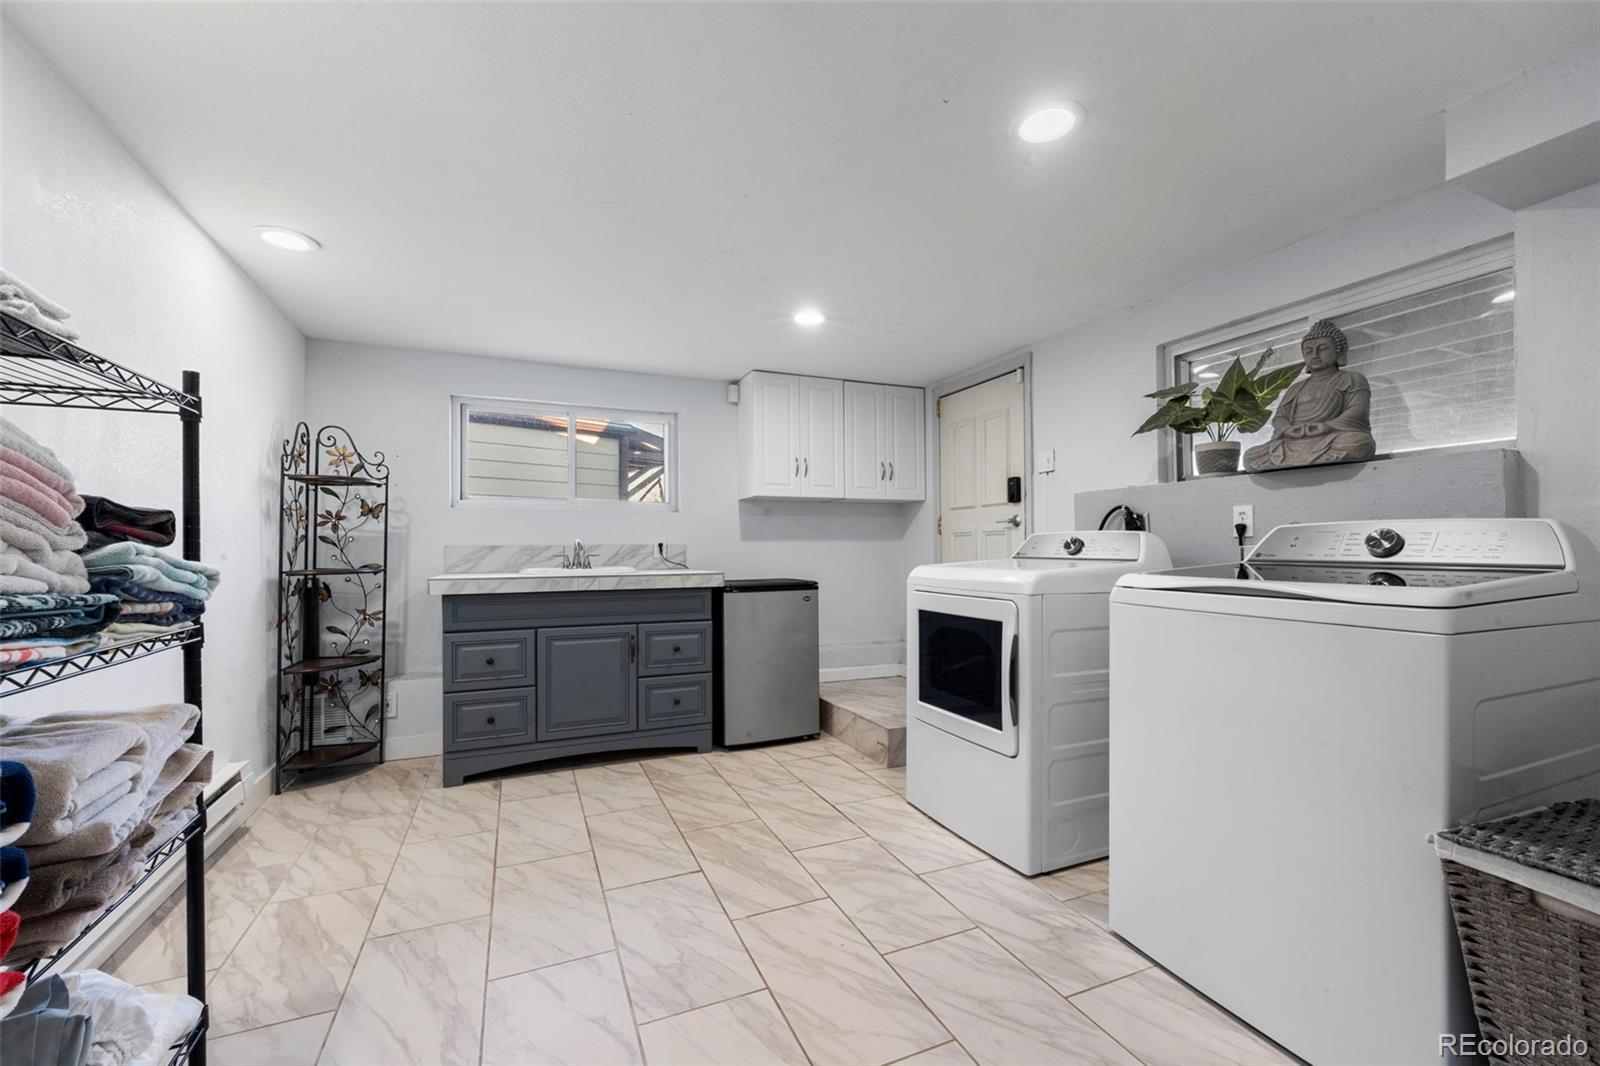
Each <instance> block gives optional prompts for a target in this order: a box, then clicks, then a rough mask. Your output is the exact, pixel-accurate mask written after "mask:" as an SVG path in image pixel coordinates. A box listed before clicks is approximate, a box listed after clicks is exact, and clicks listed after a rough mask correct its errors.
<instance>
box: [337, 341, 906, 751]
mask: <svg viewBox="0 0 1600 1066" xmlns="http://www.w3.org/2000/svg"><path fill="white" fill-rule="evenodd" d="M726 389H727V386H726V383H725V382H722V381H710V380H704V379H698V378H680V377H657V376H652V375H645V374H630V373H620V372H614V371H602V370H588V369H584V368H581V367H571V366H557V365H552V364H546V363H535V362H524V361H520V360H511V359H495V358H487V357H482V356H469V355H459V354H449V353H440V352H418V351H405V350H397V349H391V348H375V347H368V346H364V345H358V344H344V343H338V342H331V341H316V340H313V341H311V342H309V345H308V354H307V408H308V412H309V416H310V417H311V418H312V419H314V420H315V421H314V422H313V428H314V427H315V426H316V425H317V424H319V423H322V422H337V423H339V424H341V425H343V426H345V427H346V428H347V429H349V430H350V432H351V433H352V434H353V435H354V436H355V439H356V442H357V443H358V444H359V445H360V446H361V448H362V449H363V450H367V449H381V450H383V451H384V452H386V453H387V454H388V457H389V462H390V466H391V469H392V472H393V473H392V481H391V488H390V499H391V501H392V505H391V506H392V514H393V517H392V525H391V536H392V538H393V539H392V541H391V544H390V549H389V556H390V560H391V571H392V573H391V580H392V581H393V584H392V585H391V586H390V599H389V609H390V614H389V619H390V624H391V629H390V634H391V647H392V648H394V649H396V650H395V661H394V662H393V663H392V664H391V666H390V675H391V677H393V676H397V675H400V674H415V673H418V672H423V671H434V670H438V669H439V657H440V653H439V606H440V605H439V601H438V599H437V598H435V597H430V596H429V595H428V592H427V588H426V581H427V578H428V576H429V575H430V574H435V573H438V572H439V570H440V569H441V566H442V560H443V554H444V546H445V545H446V544H556V543H569V542H571V541H572V539H573V538H574V537H581V538H582V539H583V540H585V541H589V542H591V543H599V544H612V543H646V544H653V543H655V542H657V541H669V542H677V543H682V544H686V545H688V550H689V563H690V565H691V566H697V567H708V568H713V569H720V570H724V571H726V572H727V573H728V576H730V577H802V578H814V579H816V580H817V581H819V582H821V641H822V649H821V650H822V665H823V667H824V668H828V667H844V666H859V665H878V664H886V663H899V662H900V661H902V659H903V658H904V632H903V630H904V628H905V624H904V618H903V617H902V613H903V610H904V607H903V602H904V597H903V593H902V591H901V590H902V587H903V584H904V581H905V571H904V569H903V568H902V562H901V545H902V541H903V539H904V536H905V532H906V529H907V528H908V525H909V524H910V523H911V522H912V520H913V519H914V516H915V515H916V514H917V513H918V511H919V510H921V508H922V506H923V505H921V504H870V503H849V504H847V503H839V502H825V501H798V500H797V501H783V502H778V501H746V502H740V501H739V500H738V481H737V456H736V453H735V442H736V440H737V436H738V429H737V412H738V409H737V408H736V407H735V406H734V405H732V404H730V403H728V402H727V398H726ZM452 395H477V396H496V397H506V398H514V399H524V400H535V401H550V402H558V403H576V404H593V405H596V406H602V407H620V408H631V409H638V410H646V411H671V412H675V413H676V414H677V416H678V452H677V460H678V509H677V510H676V511H669V510H664V509H659V508H647V507H641V508H638V509H633V508H630V507H628V506H620V505H619V506H615V507H612V506H588V507H543V506H538V505H531V506H530V505H527V504H519V503H514V502H507V503H504V504H490V503H482V504H479V503H474V504H472V505H470V506H463V507H452V506H451V505H450V414H451V411H450V398H451V396H452ZM405 713H406V712H404V711H402V714H405ZM407 716H408V717H409V715H407ZM437 727H438V722H437V715H436V714H435V715H434V719H433V728H435V729H437ZM401 728H402V729H403V728H404V727H401Z"/></svg>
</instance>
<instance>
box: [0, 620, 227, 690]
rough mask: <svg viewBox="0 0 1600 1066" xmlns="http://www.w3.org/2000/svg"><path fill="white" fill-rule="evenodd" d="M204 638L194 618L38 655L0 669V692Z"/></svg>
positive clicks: (36, 686) (57, 678)
mask: <svg viewBox="0 0 1600 1066" xmlns="http://www.w3.org/2000/svg"><path fill="white" fill-rule="evenodd" d="M204 640H205V629H204V628H203V627H202V626H201V624H200V623H198V622H196V623H194V624H192V625H187V626H182V627H178V626H174V627H173V632H171V633H157V634H155V635H153V636H148V637H141V638H140V639H138V640H125V641H122V642H121V643H118V644H110V645H107V646H106V647H104V648H91V649H90V650H88V651H82V652H79V653H78V654H76V655H65V656H62V657H61V658H59V659H41V660H39V661H37V662H31V663H18V664H17V665H16V666H12V667H10V668H8V669H6V670H4V671H0V695H7V694H10V693H12V692H20V691H23V690H25V689H34V688H39V687H41V686H43V685H48V684H50V683H51V682H54V681H63V680H65V679H67V678H69V677H77V676H78V675H79V674H87V673H92V672H94V671H95V670H104V669H105V668H106V667H108V666H116V665H117V664H118V663H124V662H127V661H129V660H130V659H143V658H144V657H145V656H147V655H154V654H156V653H157V652H163V651H167V650H168V649H171V648H181V647H183V646H185V645H187V644H199V643H201V642H202V641H204Z"/></svg>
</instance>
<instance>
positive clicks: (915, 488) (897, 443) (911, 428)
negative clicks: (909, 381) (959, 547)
mask: <svg viewBox="0 0 1600 1066" xmlns="http://www.w3.org/2000/svg"><path fill="white" fill-rule="evenodd" d="M926 446H927V434H926V433H925V432H924V430H923V395H922V390H921V389H914V388H909V387H907V386H905V385H885V386H883V453H884V461H885V462H886V463H887V464H888V471H887V474H888V476H887V477H886V478H885V480H884V484H885V486H886V492H885V495H886V496H887V498H889V499H891V500H920V499H922V498H923V497H925V496H926V495H927V490H926V489H925V488H924V486H923V476H922V467H923V463H922V455H923V451H924V449H925V448H926Z"/></svg>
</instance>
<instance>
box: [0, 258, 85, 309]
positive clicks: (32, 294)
mask: <svg viewBox="0 0 1600 1066" xmlns="http://www.w3.org/2000/svg"><path fill="white" fill-rule="evenodd" d="M0 285H10V286H12V287H13V288H16V289H17V290H19V291H20V292H21V293H22V298H23V299H24V300H27V301H28V302H29V303H31V304H33V305H34V306H35V307H37V308H38V309H39V310H40V311H43V312H44V313H45V314H47V315H49V316H50V317H51V318H54V319H57V320H65V319H68V318H71V317H72V312H71V311H68V310H67V309H66V308H65V307H62V306H61V305H60V304H58V303H56V302H55V301H54V300H52V299H50V297H48V296H46V295H45V294H44V293H42V292H40V291H39V290H38V289H36V288H34V287H33V286H32V285H29V284H28V283H27V282H26V281H23V280H22V279H21V278H19V277H17V276H16V275H15V274H13V273H11V271H9V270H0Z"/></svg>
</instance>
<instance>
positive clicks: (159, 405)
mask: <svg viewBox="0 0 1600 1066" xmlns="http://www.w3.org/2000/svg"><path fill="white" fill-rule="evenodd" d="M0 405H11V406H23V407H58V408H75V409H81V410H90V411H124V412H129V413H132V414H155V415H176V416H177V417H178V421H179V422H180V423H181V426H182V440H181V444H180V450H179V456H180V467H181V475H180V476H181V479H182V484H181V489H182V498H183V527H182V528H183V557H184V558H185V559H189V560H193V561H195V562H198V561H199V560H200V419H201V412H202V407H201V400H200V375H199V373H198V372H196V371H193V370H185V371H184V372H183V383H182V386H181V387H180V388H173V387H172V386H170V385H165V384H163V383H161V382H160V381H157V380H156V379H155V378H152V377H148V376H146V375H144V374H141V373H139V372H138V371H136V370H132V369H130V368H128V367H126V366H123V365H122V364H120V363H115V362H112V361H111V360H110V359H106V358H104V357H102V356H98V355H95V354H94V353H93V352H90V351H88V350H87V349H85V348H82V347H80V346H78V345H77V344H74V343H72V342H70V341H66V340H62V339H61V338H60V337H57V336H54V335H53V334H51V333H48V332H46V331H44V330H41V329H39V328H37V327H35V326H33V325H30V324H29V323H27V322H25V321H23V320H22V319H20V318H18V317H17V316H15V315H12V314H10V313H8V312H5V311H0ZM204 646H205V629H204V626H202V625H200V624H195V625H193V626H190V627H187V628H185V629H183V630H182V631H181V632H177V633H161V634H154V635H151V636H147V637H144V638H142V639H139V640H132V641H123V642H121V643H118V644H113V645H110V646H108V647H105V648H96V649H93V650H91V651H87V652H82V653H79V654H78V655H72V656H66V657H63V658H61V659H49V660H41V661H39V662H35V663H21V664H18V665H17V666H16V667H13V668H12V669H10V670H6V671H5V672H4V673H0V697H10V696H15V695H17V694H18V693H21V692H27V691H31V690H33V689H36V688H39V687H41V686H43V685H48V684H53V683H54V682H56V681H62V680H65V679H67V678H70V677H76V676H80V675H82V674H86V673H91V672H94V671H97V670H103V669H107V668H109V667H112V666H119V665H121V664H123V663H128V662H134V661H137V660H139V659H143V658H146V657H148V656H150V655H155V654H157V653H159V652H163V651H167V650H169V649H172V648H179V649H181V651H182V655H183V699H184V702H185V703H190V704H193V705H194V706H195V707H197V708H198V707H201V694H202V688H203V680H204V678H203V673H202V660H201V652H202V650H203V648H204ZM204 721H205V719H204V715H203V714H202V716H201V718H200V720H199V721H197V722H196V723H195V727H194V732H193V733H192V734H190V737H189V739H190V741H192V742H193V743H197V744H198V743H201V741H202V737H203V726H204ZM205 833H206V812H205V801H204V800H203V799H202V800H201V801H200V802H199V804H198V806H197V808H196V812H195V817H194V818H193V819H191V820H190V821H189V822H188V823H187V824H186V825H185V826H184V828H183V829H181V830H179V831H178V832H177V833H176V834H174V835H173V836H172V837H171V838H169V839H168V840H166V841H164V842H163V843H162V844H161V845H160V846H159V847H157V848H156V849H155V850H154V851H152V852H151V854H150V855H149V856H148V857H147V859H146V860H145V862H146V865H145V868H144V870H143V871H141V873H140V876H139V877H138V878H137V879H136V880H135V881H134V883H133V884H132V885H131V886H130V887H129V888H128V890H127V891H126V892H124V893H122V894H121V895H120V896H118V898H117V899H116V900H114V901H113V902H112V903H111V904H110V905H109V906H107V907H106V908H105V909H103V910H102V911H101V912H100V913H99V914H98V915H97V916H95V918H94V919H93V920H92V921H90V922H89V924H88V925H86V926H85V927H84V928H83V929H81V930H80V931H79V932H78V934H77V936H75V937H74V938H73V939H72V941H71V942H69V943H68V944H66V945H64V946H63V947H61V948H60V949H58V950H57V951H55V952H53V953H52V954H50V955H48V956H45V957H44V958H43V959H39V960H34V962H33V963H31V964H30V965H29V966H28V967H27V968H26V970H25V974H26V979H27V980H28V981H29V982H32V981H33V980H34V979H36V978H37V977H39V976H41V975H43V974H45V973H47V972H48V971H49V970H50V969H51V967H52V966H54V964H55V963H56V962H57V961H59V960H60V959H61V958H62V957H63V956H64V955H65V953H66V952H68V951H69V950H71V949H72V947H73V946H74V945H76V944H78V943H80V942H81V941H82V939H83V937H85V936H87V935H88V933H89V931H90V930H92V929H94V928H95V927H97V926H99V925H100V924H101V923H103V922H104V921H106V920H107V918H109V917H110V916H111V915H112V914H113V913H115V912H116V910H117V908H119V907H120V906H122V904H123V903H125V902H127V900H128V898H129V897H130V896H131V895H132V894H133V892H134V891H135V890H136V889H137V888H138V887H139V886H140V885H142V884H144V883H145V882H147V881H148V880H149V879H150V877H151V876H153V875H154V874H155V873H156V871H157V870H159V869H161V867H163V866H165V865H166V864H167V863H168V862H170V861H171V859H172V858H173V856H175V855H177V854H178V853H179V852H182V853H183V857H184V903H185V907H186V911H187V914H186V921H185V929H184V941H185V944H184V946H185V967H186V969H187V971H188V972H187V974H186V983H187V989H186V991H187V992H188V994H189V995H190V996H193V997H194V998H195V999H197V1000H199V1001H200V1004H201V1010H200V1020H199V1022H197V1023H196V1025H195V1027H194V1028H193V1029H192V1030H190V1031H189V1033H188V1035H187V1036H185V1037H184V1038H183V1039H182V1040H180V1041H178V1042H177V1043H176V1044H174V1045H173V1046H172V1048H171V1049H170V1050H171V1051H172V1057H171V1059H170V1060H169V1061H170V1063H171V1064H172V1066H178V1064H181V1063H184V1062H194V1063H197V1064H198V1066H205V1061H206V1039H205V1038H206V1030H207V1027H208V1024H209V1018H210V1012H209V1010H208V1009H207V1008H206V1006H205V1002H206V877H205V860H206V851H205Z"/></svg>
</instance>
